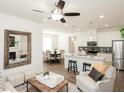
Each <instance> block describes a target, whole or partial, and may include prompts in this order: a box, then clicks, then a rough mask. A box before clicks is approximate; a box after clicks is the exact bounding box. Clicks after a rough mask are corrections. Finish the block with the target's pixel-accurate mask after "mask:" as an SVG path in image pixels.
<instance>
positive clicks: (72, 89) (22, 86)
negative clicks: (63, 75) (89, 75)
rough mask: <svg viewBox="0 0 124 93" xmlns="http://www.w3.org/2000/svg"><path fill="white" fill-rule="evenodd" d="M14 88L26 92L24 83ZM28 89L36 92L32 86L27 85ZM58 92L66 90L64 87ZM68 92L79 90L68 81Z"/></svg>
mask: <svg viewBox="0 0 124 93" xmlns="http://www.w3.org/2000/svg"><path fill="white" fill-rule="evenodd" d="M16 89H17V91H19V92H26V84H23V85H20V86H18V87H16ZM29 91H30V92H37V90H36V89H35V88H33V87H32V86H29ZM60 92H66V87H64V88H63V89H61V90H60ZM68 92H80V90H79V89H77V87H76V85H75V84H73V83H71V82H69V83H68Z"/></svg>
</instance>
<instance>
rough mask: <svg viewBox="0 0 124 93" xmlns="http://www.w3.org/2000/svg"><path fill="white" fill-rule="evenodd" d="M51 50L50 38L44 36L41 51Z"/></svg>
mask: <svg viewBox="0 0 124 93" xmlns="http://www.w3.org/2000/svg"><path fill="white" fill-rule="evenodd" d="M45 50H52V38H50V37H44V38H43V51H45Z"/></svg>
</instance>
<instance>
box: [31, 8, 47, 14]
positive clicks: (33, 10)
mask: <svg viewBox="0 0 124 93" xmlns="http://www.w3.org/2000/svg"><path fill="white" fill-rule="evenodd" d="M32 11H35V12H40V13H45V12H44V11H40V10H36V9H32Z"/></svg>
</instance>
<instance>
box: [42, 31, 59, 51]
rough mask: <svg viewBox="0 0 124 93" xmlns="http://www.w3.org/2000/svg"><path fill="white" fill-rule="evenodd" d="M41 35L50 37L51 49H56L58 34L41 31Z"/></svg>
mask: <svg viewBox="0 0 124 93" xmlns="http://www.w3.org/2000/svg"><path fill="white" fill-rule="evenodd" d="M43 37H49V38H51V39H52V51H54V49H55V48H57V49H58V47H57V41H58V35H55V34H48V33H43Z"/></svg>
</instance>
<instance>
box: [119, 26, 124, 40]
mask: <svg viewBox="0 0 124 93" xmlns="http://www.w3.org/2000/svg"><path fill="white" fill-rule="evenodd" d="M120 32H121V37H122V38H124V27H122V28H121V29H120Z"/></svg>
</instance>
